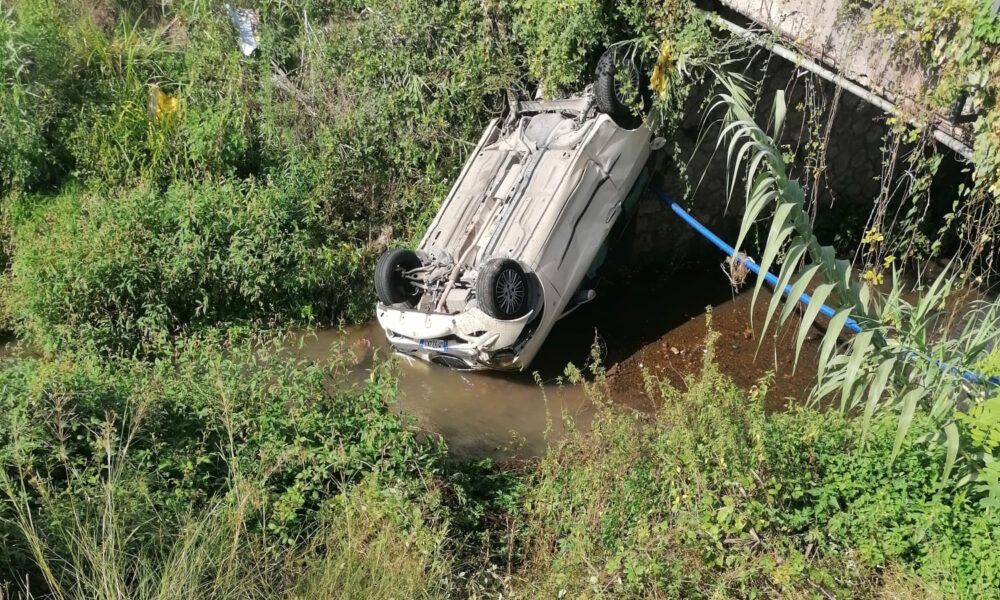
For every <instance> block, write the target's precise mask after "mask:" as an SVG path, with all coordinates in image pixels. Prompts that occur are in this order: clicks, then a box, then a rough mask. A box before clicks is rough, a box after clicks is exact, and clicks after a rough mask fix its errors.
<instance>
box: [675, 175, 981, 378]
mask: <svg viewBox="0 0 1000 600" xmlns="http://www.w3.org/2000/svg"><path fill="white" fill-rule="evenodd" d="M657 193H658V194H659V195H660V200H662V201H663V203H664V204H665V205H666V206H667V207H668V208H669V209H670V210H672V211H673V212H674V214H676V215H677V216H678V217H680V218H681V219H683V220H684V222H685V223H687V224H688V225H690V226H691V228H692V229H694V230H695V231H697V232H698V233H700V234H701V235H702V237H704V238H705V239H707V240H708V241H710V242H712V244H713V245H714V246H715V247H716V248H718V249H719V250H722V251H723V252H725V253H726V254H727V255H729V256H735V255H736V249H735V248H733V247H732V246H730V245H729V244H727V243H726V242H725V241H723V240H722V238H720V237H719V236H717V235H715V234H714V233H712V231H711V230H709V229H708V228H707V227H705V226H704V225H702V224H701V223H700V222H699V221H698V219H695V218H694V217H692V216H691V215H690V213H688V211H686V210H684V209H683V208H682V207H681V206H680V205H679V204H677V203H676V202H674V199H673V198H671V197H670V196H669V195H668V194H667V193H666V192H664V191H663V190H658V191H657ZM741 262H742V263H743V264H744V265H745V266H746V267H747V268H748V269H750V272H752V273H753V274H754V275H757V276H758V277H763V278H764V281H766V282H767V283H769V284H770V285H771V287H773V288H777V287H778V278H777V277H776V276H775V275H774V274H772V273H771V272H769V271H764V273H761V272H760V265H758V264H757V263H756V262H754V260H753V259H752V258H750V257H749V256H746V255H743V257H742V259H741ZM784 294H785V295H786V296H790V295H791V294H792V286H791V285H786V286H785V288H784ZM798 301H799V302H801V303H802V304H804V305H807V306H808V305H809V303H810V302H812V296H810V295H809V294H802V295H801V296H799V298H798ZM819 312H821V313H822V314H823V315H825V316H826V317H828V318H833V316H834V315H835V314H836V311H834V310H833V309H832V308H830V307H829V306H827V305H826V304H823V305H821V306H820V309H819ZM845 326H846V327H847V328H848V329H850V330H851V331H853V332H854V333H861V331H862V329H861V325H860V324H859V323H858V322H857V321H855V320H854V319H853V318H851V317H848V318H847V321H846V322H845ZM909 354H910V356H920V355H919V354H917V353H916V352H910V353H909ZM922 358H924V359H927V360H934V362H935V363H936V364H937V365H938V367H940V368H941V369H943V370H946V371H948V372H949V373H954V374H961V375H962V377H963V378H964V379H965V380H966V381H968V382H970V383H991V384H993V385H997V386H1000V375H998V376H995V377H987V376H985V375H982V374H980V373H974V372H970V371H964V372H963V371H961V370H959V369H958V368H956V367H953V366H951V365H948V364H946V363H943V362H941V361H939V360H936V359H931V358H930V357H922Z"/></svg>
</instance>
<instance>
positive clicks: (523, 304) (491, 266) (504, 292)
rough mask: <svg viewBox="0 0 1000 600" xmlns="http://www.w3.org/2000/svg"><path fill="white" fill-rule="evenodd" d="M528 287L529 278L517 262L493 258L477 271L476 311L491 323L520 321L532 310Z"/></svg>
mask: <svg viewBox="0 0 1000 600" xmlns="http://www.w3.org/2000/svg"><path fill="white" fill-rule="evenodd" d="M531 286H532V283H531V278H530V277H528V275H527V274H526V273H525V272H524V269H522V268H521V265H520V264H518V262H517V261H516V260H511V259H509V258H494V259H493V260H490V261H488V262H487V263H486V264H484V265H483V266H482V267H480V268H479V277H478V278H477V279H476V298H478V299H479V309H480V310H482V311H483V312H484V313H486V314H487V315H489V316H491V317H493V318H494V319H501V320H504V321H510V320H513V319H519V318H521V317H523V316H524V315H526V314H528V311H529V310H531V302H532V287H531Z"/></svg>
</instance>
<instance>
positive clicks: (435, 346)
mask: <svg viewBox="0 0 1000 600" xmlns="http://www.w3.org/2000/svg"><path fill="white" fill-rule="evenodd" d="M420 347H421V348H427V349H428V350H439V351H441V352H447V351H448V340H420Z"/></svg>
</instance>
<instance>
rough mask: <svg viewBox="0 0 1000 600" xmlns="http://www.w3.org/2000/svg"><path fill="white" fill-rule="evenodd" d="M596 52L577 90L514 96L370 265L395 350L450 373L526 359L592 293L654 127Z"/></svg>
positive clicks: (637, 183) (522, 363)
mask: <svg viewBox="0 0 1000 600" xmlns="http://www.w3.org/2000/svg"><path fill="white" fill-rule="evenodd" d="M619 64H626V66H627V67H628V69H627V70H626V69H623V68H622V67H621V66H619V67H618V68H617V71H618V72H619V73H618V75H617V76H616V73H615V71H616V68H615V61H614V60H613V59H611V58H610V55H605V57H603V58H602V59H601V62H600V63H599V66H598V73H597V79H596V81H595V83H594V85H593V86H590V87H589V88H588V89H587V91H586V92H584V93H583V94H581V95H579V96H575V97H572V98H568V99H563V100H553V101H517V100H512V101H511V107H510V112H509V114H508V115H507V117H506V118H505V119H503V120H499V119H498V120H494V121H493V122H492V123H490V125H489V126H488V127H487V128H486V131H485V133H484V134H483V136H482V138H481V139H480V140H479V144H478V145H477V146H476V149H475V150H474V151H473V153H472V155H471V156H470V158H469V160H468V162H467V163H466V165H465V167H464V168H463V170H462V173H461V175H460V176H459V178H458V180H457V181H456V182H455V185H454V186H453V187H452V189H451V192H450V193H449V195H448V197H447V198H446V199H445V201H444V203H443V204H442V205H441V208H440V210H439V212H438V214H437V216H436V217H435V219H434V221H433V222H432V223H431V225H430V228H429V229H428V231H427V233H426V234H425V235H424V237H423V239H422V240H421V242H420V244H419V246H418V247H417V248H416V250H415V251H412V250H402V249H397V250H390V251H388V252H386V253H385V254H383V255H382V257H381V258H380V259H379V261H378V265H377V267H376V274H375V289H376V292H377V296H378V299H379V303H378V306H377V310H376V312H377V316H378V321H379V323H380V324H381V326H382V327H383V328H384V329H385V332H386V336H387V337H388V340H389V342H390V343H391V345H392V346H393V348H394V349H395V350H396V351H397V352H400V353H402V354H405V355H409V356H414V357H417V358H420V359H423V360H428V361H431V362H435V363H438V364H442V365H446V366H449V367H453V368H458V369H508V370H521V369H525V368H527V367H528V365H529V364H530V363H531V361H532V359H533V358H534V357H535V355H536V353H537V352H538V350H539V348H540V347H541V345H542V343H543V342H544V341H545V338H546V336H547V335H548V333H549V331H550V330H551V329H552V327H553V325H554V324H555V323H556V321H558V320H559V319H560V318H561V317H563V316H564V315H566V314H567V313H568V312H570V311H571V310H573V309H574V308H576V307H577V306H579V305H580V304H583V303H584V302H587V301H588V300H590V299H592V298H593V297H594V295H595V293H594V291H593V290H592V286H593V284H594V282H595V280H596V271H597V268H598V267H599V266H600V265H601V263H602V262H603V260H604V255H605V254H606V251H607V244H608V241H609V237H614V235H613V231H614V230H616V229H617V230H618V231H620V230H621V229H623V228H624V223H625V221H626V220H627V218H628V216H629V215H630V214H632V213H633V212H634V211H633V210H632V209H633V208H634V206H635V204H636V203H637V201H638V197H639V195H640V193H641V188H642V187H643V186H644V185H645V181H646V179H647V175H646V173H645V165H646V162H647V160H648V158H649V155H650V152H651V145H652V144H653V140H652V135H651V133H650V130H649V129H648V128H647V127H646V125H645V124H644V123H643V119H642V118H641V117H638V116H636V115H635V114H634V113H633V110H632V109H631V108H630V105H634V104H635V103H630V102H627V101H626V100H625V99H624V97H623V96H625V95H626V93H627V92H625V91H624V90H627V89H629V87H630V83H629V79H628V78H625V79H626V81H625V83H622V79H623V78H622V73H625V74H627V75H630V77H631V86H632V87H631V89H633V90H634V89H638V87H639V85H638V84H639V83H640V79H639V72H640V71H639V69H638V68H635V67H634V66H631V65H630V64H629V63H619Z"/></svg>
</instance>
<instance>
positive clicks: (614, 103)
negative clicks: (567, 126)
mask: <svg viewBox="0 0 1000 600" xmlns="http://www.w3.org/2000/svg"><path fill="white" fill-rule="evenodd" d="M619 73H621V74H622V76H623V77H624V78H625V80H627V81H630V82H631V83H630V85H628V86H623V85H622V80H621V79H619ZM626 88H631V89H626ZM627 96H631V97H627ZM594 101H595V102H596V103H597V109H598V110H600V111H601V112H602V113H605V114H607V115H608V116H610V117H611V118H612V119H613V120H614V122H615V123H617V124H618V126H619V127H622V128H624V129H635V128H637V127H639V126H640V125H642V122H643V119H645V115H646V113H647V112H649V109H650V105H651V101H650V94H649V79H648V77H647V76H646V74H645V71H644V70H643V69H642V67H641V65H640V64H639V63H638V62H637V61H636V60H634V59H630V58H628V57H626V56H625V51H624V50H614V49H612V50H608V51H607V52H605V53H604V54H603V55H602V56H601V60H599V61H598V62H597V71H596V73H595V77H594ZM636 108H639V109H641V112H639V113H637V112H636Z"/></svg>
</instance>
